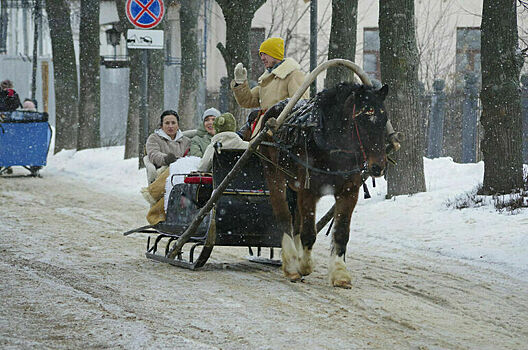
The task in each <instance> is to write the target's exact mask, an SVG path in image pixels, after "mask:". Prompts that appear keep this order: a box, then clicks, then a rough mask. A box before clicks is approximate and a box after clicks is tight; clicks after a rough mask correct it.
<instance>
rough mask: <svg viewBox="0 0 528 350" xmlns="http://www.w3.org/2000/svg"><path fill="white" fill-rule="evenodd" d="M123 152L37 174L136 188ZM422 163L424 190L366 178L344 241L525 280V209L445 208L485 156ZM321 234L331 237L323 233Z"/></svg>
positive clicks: (325, 203)
mask: <svg viewBox="0 0 528 350" xmlns="http://www.w3.org/2000/svg"><path fill="white" fill-rule="evenodd" d="M123 154H124V147H122V146H116V147H108V148H98V149H89V150H83V151H78V152H77V151H73V150H66V151H62V152H59V153H57V154H55V155H50V156H49V157H48V164H47V166H46V167H45V168H44V169H42V171H41V174H42V176H44V177H48V176H54V175H61V176H69V177H72V178H74V179H76V181H85V182H89V183H90V184H91V185H93V186H97V187H98V188H99V189H100V190H103V191H113V192H114V193H118V194H127V195H130V194H139V190H140V188H141V187H144V186H146V174H145V169H138V159H137V158H133V159H127V160H123ZM424 165H425V166H424V168H425V180H426V186H427V192H424V193H418V194H415V195H412V196H397V197H393V198H392V199H390V200H387V199H385V194H386V188H387V184H386V182H385V181H384V179H382V178H380V179H377V180H376V187H375V188H373V187H372V184H371V182H370V181H369V182H368V184H369V190H370V194H371V195H372V198H371V199H368V200H364V199H363V196H362V194H361V197H360V200H359V202H358V205H357V207H356V210H355V211H354V214H353V217H352V225H351V235H350V242H349V245H354V246H357V245H358V244H368V245H371V246H377V247H379V253H380V254H386V255H387V256H392V255H393V254H401V252H402V251H405V250H402V249H394V247H395V246H399V247H406V248H411V249H418V250H427V251H430V252H433V253H435V254H439V255H443V256H449V257H454V258H459V259H463V260H466V261H467V262H468V263H471V264H483V265H486V266H488V267H491V268H495V269H498V270H501V271H502V272H505V273H508V274H511V275H512V276H516V277H518V278H521V279H523V280H528V249H527V247H528V210H527V209H520V210H518V211H516V212H514V213H511V212H507V211H503V212H498V211H497V210H496V209H495V208H494V206H493V201H492V200H491V199H490V198H485V200H484V204H483V205H482V206H479V207H473V208H467V209H456V208H453V207H452V206H451V207H450V206H448V202H453V201H455V200H456V198H457V197H459V196H461V195H464V194H465V193H467V192H469V191H472V190H473V189H475V187H476V186H477V185H478V184H479V183H480V182H482V178H483V173H484V164H483V162H479V163H476V164H457V163H455V162H453V161H452V160H451V159H450V158H438V159H434V160H430V159H427V158H425V159H424ZM332 204H333V198H332V197H331V196H327V197H324V198H323V199H321V201H320V202H319V204H318V207H317V215H318V216H319V217H320V216H322V215H324V213H326V211H327V210H328V209H329V208H330V207H331V205H332ZM145 214H146V213H145ZM145 223H146V221H145ZM324 231H325V232H326V230H324ZM319 240H327V241H329V239H328V237H324V234H323V233H320V234H319ZM395 252H396V253H395Z"/></svg>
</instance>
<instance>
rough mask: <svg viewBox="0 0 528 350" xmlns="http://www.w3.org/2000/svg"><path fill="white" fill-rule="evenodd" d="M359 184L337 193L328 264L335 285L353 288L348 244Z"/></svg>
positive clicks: (330, 276)
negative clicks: (348, 258) (349, 269)
mask: <svg viewBox="0 0 528 350" xmlns="http://www.w3.org/2000/svg"><path fill="white" fill-rule="evenodd" d="M358 191H359V186H356V185H351V186H350V187H348V186H345V188H344V189H343V190H342V191H340V192H339V193H338V194H336V195H335V199H336V205H335V212H334V227H333V230H332V251H331V253H330V263H329V265H328V277H329V279H330V283H331V284H332V285H333V286H334V287H341V288H347V289H348V288H351V287H352V284H351V281H352V278H351V276H350V273H349V272H348V271H347V268H346V264H345V254H346V246H347V243H348V236H349V234H350V218H351V216H352V212H353V211H354V207H355V206H356V203H357V199H358Z"/></svg>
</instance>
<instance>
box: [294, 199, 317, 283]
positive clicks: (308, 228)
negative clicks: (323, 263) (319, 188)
mask: <svg viewBox="0 0 528 350" xmlns="http://www.w3.org/2000/svg"><path fill="white" fill-rule="evenodd" d="M297 198H298V199H297V205H298V208H299V212H298V213H299V217H300V218H299V219H300V220H299V221H300V229H301V231H300V239H301V243H302V247H301V249H300V250H299V253H300V255H301V257H300V270H299V271H300V273H301V275H303V276H307V275H309V274H311V273H312V272H313V268H314V263H313V260H312V248H313V245H314V243H315V239H316V236H317V232H316V228H315V203H316V201H317V198H315V197H314V195H313V194H312V192H310V191H307V190H302V191H300V192H299V193H298V194H297Z"/></svg>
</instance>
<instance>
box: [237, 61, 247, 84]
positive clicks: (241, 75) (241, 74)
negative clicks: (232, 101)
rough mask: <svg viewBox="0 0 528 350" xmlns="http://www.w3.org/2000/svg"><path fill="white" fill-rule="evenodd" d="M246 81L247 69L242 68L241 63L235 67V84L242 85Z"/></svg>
mask: <svg viewBox="0 0 528 350" xmlns="http://www.w3.org/2000/svg"><path fill="white" fill-rule="evenodd" d="M246 80H247V69H246V68H244V65H243V64H242V62H239V63H237V65H236V66H235V83H237V84H243V83H244V82H245V81H246Z"/></svg>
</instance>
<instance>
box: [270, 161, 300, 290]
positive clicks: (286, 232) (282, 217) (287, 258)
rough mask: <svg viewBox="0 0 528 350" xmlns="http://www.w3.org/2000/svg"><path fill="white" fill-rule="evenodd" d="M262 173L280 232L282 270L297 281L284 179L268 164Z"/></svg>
mask: <svg viewBox="0 0 528 350" xmlns="http://www.w3.org/2000/svg"><path fill="white" fill-rule="evenodd" d="M272 159H273V158H272ZM264 174H265V176H266V180H267V184H268V188H269V190H270V201H271V206H272V208H273V214H274V215H275V219H276V220H277V228H278V229H279V230H280V232H282V243H281V248H282V249H281V258H282V271H283V272H284V275H285V276H286V277H287V278H289V279H290V280H291V281H298V280H300V279H301V274H300V273H299V253H298V251H297V247H296V246H295V241H294V238H293V227H292V216H291V214H290V210H289V208H288V202H287V200H286V179H285V178H284V174H283V173H282V172H281V171H279V170H277V169H276V168H270V167H269V166H264Z"/></svg>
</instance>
